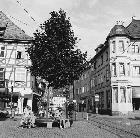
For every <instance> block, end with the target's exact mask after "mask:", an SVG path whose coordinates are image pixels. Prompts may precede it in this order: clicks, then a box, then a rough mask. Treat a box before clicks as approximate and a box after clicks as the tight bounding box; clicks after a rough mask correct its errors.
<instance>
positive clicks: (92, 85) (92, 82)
mask: <svg viewBox="0 0 140 138" xmlns="http://www.w3.org/2000/svg"><path fill="white" fill-rule="evenodd" d="M94 80H95V79H94V78H93V79H92V80H91V88H92V87H94V86H95V84H94Z"/></svg>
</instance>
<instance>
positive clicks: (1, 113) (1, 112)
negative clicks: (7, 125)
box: [0, 107, 9, 118]
mask: <svg viewBox="0 0 140 138" xmlns="http://www.w3.org/2000/svg"><path fill="white" fill-rule="evenodd" d="M8 115H9V112H8V111H7V110H6V109H5V108H2V107H0V118H5V117H7V116H8Z"/></svg>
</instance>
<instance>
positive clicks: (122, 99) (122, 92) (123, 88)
mask: <svg viewBox="0 0 140 138" xmlns="http://www.w3.org/2000/svg"><path fill="white" fill-rule="evenodd" d="M120 97H121V101H120V102H121V103H125V102H126V89H125V87H121V88H120Z"/></svg>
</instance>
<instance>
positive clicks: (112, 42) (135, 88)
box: [91, 19, 140, 115]
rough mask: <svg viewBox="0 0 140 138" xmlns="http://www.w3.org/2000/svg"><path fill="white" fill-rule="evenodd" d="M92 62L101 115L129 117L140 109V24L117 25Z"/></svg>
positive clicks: (138, 22) (137, 22)
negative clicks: (125, 115)
mask: <svg viewBox="0 0 140 138" xmlns="http://www.w3.org/2000/svg"><path fill="white" fill-rule="evenodd" d="M95 51H96V55H95V56H94V57H93V59H92V60H91V64H92V66H93V67H94V68H93V70H94V71H93V73H92V75H91V77H92V78H91V80H94V83H93V85H94V87H93V91H94V93H95V95H98V96H99V102H98V104H97V108H98V109H99V113H109V114H112V115H113V114H126V113H128V112H131V111H133V110H139V108H140V83H139V81H140V20H135V19H132V22H131V23H130V24H129V25H128V26H127V27H124V26H123V25H122V24H117V25H115V26H114V27H113V28H112V29H111V31H110V33H109V35H108V36H107V38H106V41H105V43H104V44H101V45H99V46H98V47H97V48H96V49H95Z"/></svg>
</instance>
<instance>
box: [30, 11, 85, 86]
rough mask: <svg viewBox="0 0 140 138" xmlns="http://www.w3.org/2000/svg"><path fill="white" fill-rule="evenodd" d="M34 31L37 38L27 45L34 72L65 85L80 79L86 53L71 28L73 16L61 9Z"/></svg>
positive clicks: (57, 84) (31, 69) (50, 83)
mask: <svg viewBox="0 0 140 138" xmlns="http://www.w3.org/2000/svg"><path fill="white" fill-rule="evenodd" d="M50 15H51V17H50V18H49V19H48V20H47V21H45V22H44V23H43V24H41V25H40V28H41V29H40V30H36V32H35V33H34V38H35V39H34V42H33V44H32V45H31V46H30V47H29V48H28V50H27V51H28V53H29V56H30V59H31V62H32V65H31V67H30V71H31V74H32V75H33V76H39V77H41V78H42V79H45V80H46V81H48V82H49V86H52V87H54V88H62V87H64V86H66V85H70V84H72V83H73V81H74V80H76V79H78V77H79V75H81V73H82V71H83V70H84V68H85V66H84V63H86V57H87V53H86V52H85V53H82V52H81V50H80V49H77V48H76V44H77V42H78V38H77V37H75V36H74V32H73V30H72V29H71V28H72V25H71V23H70V18H67V17H66V12H65V11H64V10H62V9H60V10H59V11H58V12H56V11H53V12H51V13H50Z"/></svg>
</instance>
